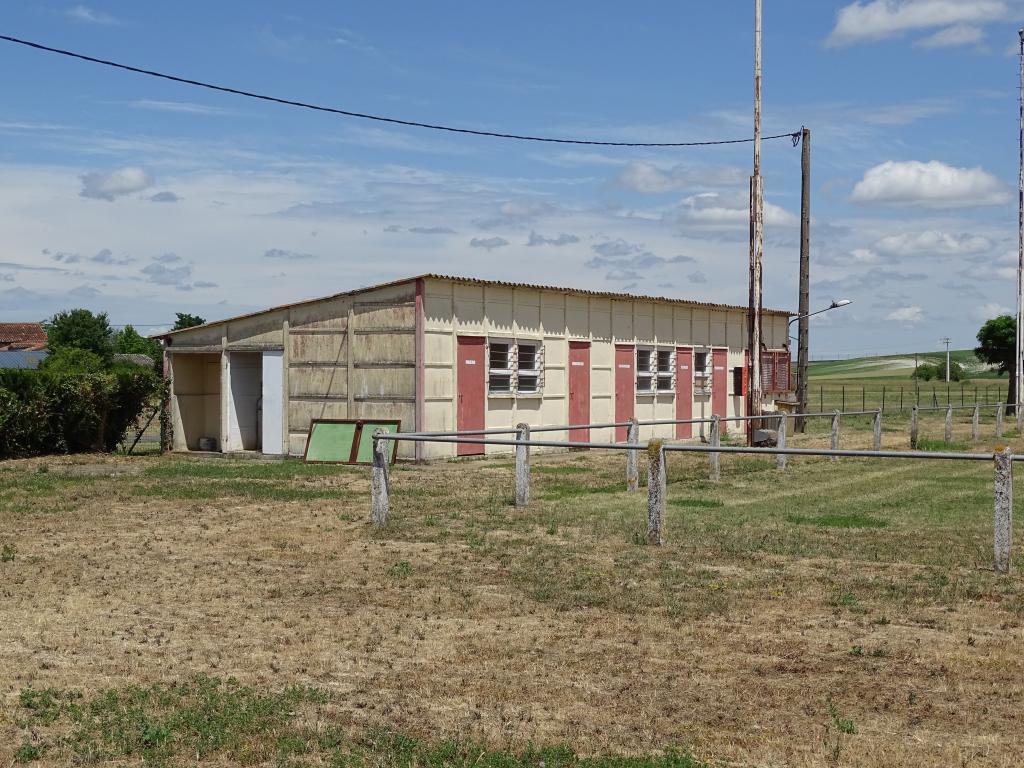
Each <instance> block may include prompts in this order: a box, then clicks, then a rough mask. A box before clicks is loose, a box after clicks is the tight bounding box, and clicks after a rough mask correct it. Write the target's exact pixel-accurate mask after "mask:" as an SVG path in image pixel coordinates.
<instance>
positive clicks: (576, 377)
mask: <svg viewBox="0 0 1024 768" xmlns="http://www.w3.org/2000/svg"><path fill="white" fill-rule="evenodd" d="M569 423H570V424H589V423H590V342H589V341H570V342H569ZM569 440H570V441H572V442H580V443H589V442H590V430H589V429H571V430H569Z"/></svg>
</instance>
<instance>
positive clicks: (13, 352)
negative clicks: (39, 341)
mask: <svg viewBox="0 0 1024 768" xmlns="http://www.w3.org/2000/svg"><path fill="white" fill-rule="evenodd" d="M47 354H48V353H47V352H46V350H45V349H44V350H26V349H0V368H21V369H30V368H38V367H39V364H40V363H41V362H43V360H45V359H46V356H47Z"/></svg>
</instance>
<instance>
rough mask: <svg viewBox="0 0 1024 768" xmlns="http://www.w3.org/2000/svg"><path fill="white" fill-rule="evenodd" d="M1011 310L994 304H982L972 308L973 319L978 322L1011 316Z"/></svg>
mask: <svg viewBox="0 0 1024 768" xmlns="http://www.w3.org/2000/svg"><path fill="white" fill-rule="evenodd" d="M1013 313H1014V312H1013V310H1012V309H1010V307H1004V306H1003V305H1002V304H997V303H996V302H990V303H988V304H982V305H981V306H979V307H975V308H974V313H973V314H974V319H975V320H979V321H980V322H985V321H986V320H991V319H992V318H994V317H999V316H1000V315H1013Z"/></svg>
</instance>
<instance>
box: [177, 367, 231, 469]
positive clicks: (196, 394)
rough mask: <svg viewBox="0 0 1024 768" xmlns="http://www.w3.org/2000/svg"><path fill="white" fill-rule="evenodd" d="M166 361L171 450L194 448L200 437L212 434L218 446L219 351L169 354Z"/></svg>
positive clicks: (219, 433)
mask: <svg viewBox="0 0 1024 768" xmlns="http://www.w3.org/2000/svg"><path fill="white" fill-rule="evenodd" d="M170 361H171V424H172V427H173V430H174V447H175V449H176V450H189V451H195V450H198V449H199V438H200V437H214V438H216V439H217V445H218V446H220V444H221V438H222V435H221V425H220V417H221V413H220V411H221V382H220V370H221V356H220V354H218V353H208V354H192V353H179V354H171V355H170Z"/></svg>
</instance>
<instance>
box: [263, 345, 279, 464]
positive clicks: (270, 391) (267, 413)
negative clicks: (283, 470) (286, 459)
mask: <svg viewBox="0 0 1024 768" xmlns="http://www.w3.org/2000/svg"><path fill="white" fill-rule="evenodd" d="M262 437H263V452H264V453H269V454H274V455H279V454H282V453H284V352H282V351H280V350H275V351H272V352H270V351H268V352H264V353H263V425H262Z"/></svg>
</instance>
